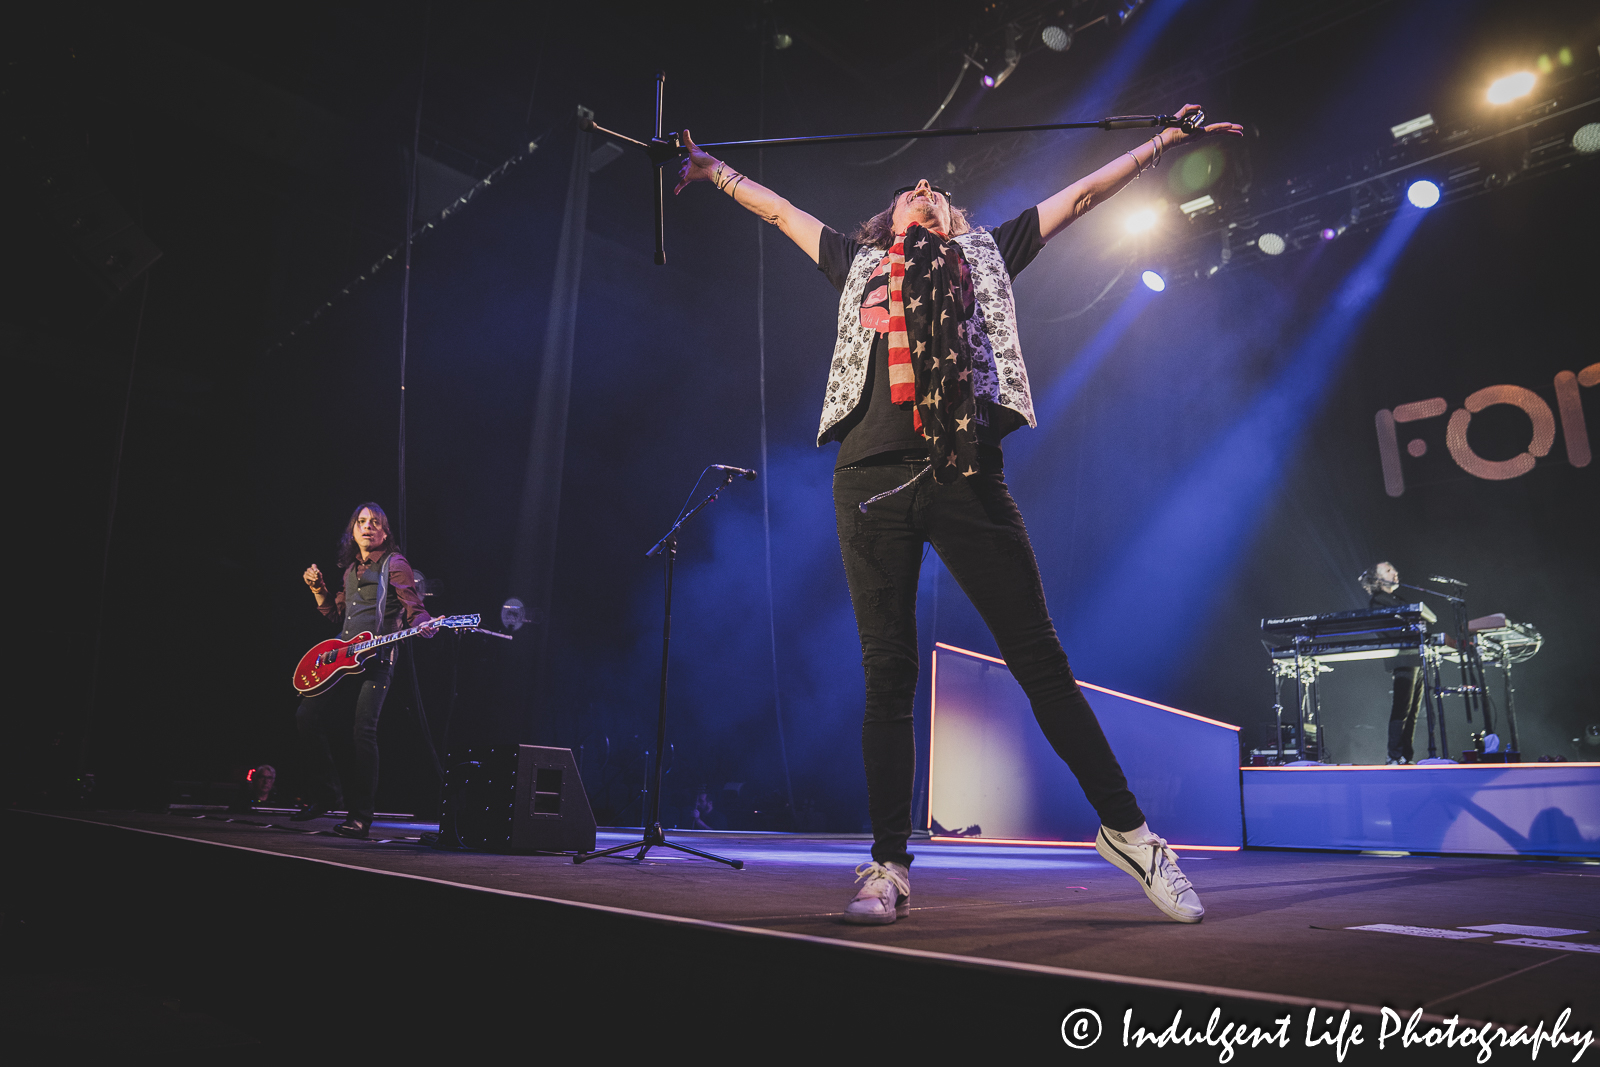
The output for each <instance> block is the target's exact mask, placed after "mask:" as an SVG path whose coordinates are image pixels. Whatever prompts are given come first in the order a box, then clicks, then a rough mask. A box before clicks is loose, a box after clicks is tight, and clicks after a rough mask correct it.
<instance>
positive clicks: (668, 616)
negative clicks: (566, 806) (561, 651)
mask: <svg viewBox="0 0 1600 1067" xmlns="http://www.w3.org/2000/svg"><path fill="white" fill-rule="evenodd" d="M712 469H717V468H712ZM720 469H721V470H722V481H721V483H720V484H718V486H717V487H716V488H715V489H713V490H711V492H710V494H709V495H707V497H706V498H705V499H704V500H702V501H700V503H698V504H696V505H695V506H694V507H692V508H690V509H689V510H688V511H687V512H685V513H684V514H683V515H682V516H681V517H680V518H679V519H678V521H677V522H675V523H673V524H672V529H670V530H668V531H667V535H666V536H665V537H663V538H662V539H661V540H659V541H657V542H656V543H655V545H654V546H653V547H652V548H651V549H650V551H648V552H646V553H645V558H646V559H651V558H654V557H656V556H661V557H663V559H664V560H665V563H666V572H667V603H666V612H665V617H664V620H663V622H662V624H661V706H660V708H659V710H658V711H657V714H656V787H655V791H654V792H653V793H652V794H651V796H650V808H649V811H648V812H647V813H644V815H643V817H642V818H641V819H640V820H639V821H640V822H641V823H642V824H643V826H644V837H643V838H641V839H640V840H638V841H630V842H628V843H627V844H626V845H617V846H616V847H614V848H608V849H603V850H601V851H599V852H579V853H577V854H576V855H574V856H573V857H572V862H573V863H582V862H584V861H585V860H592V859H598V858H599V857H601V856H610V855H613V854H615V853H618V852H627V851H628V850H629V849H635V848H636V849H638V850H639V854H638V855H636V856H634V857H633V860H634V862H635V863H638V862H640V861H641V860H643V859H644V858H645V856H646V855H647V854H648V853H649V851H650V850H651V849H652V848H657V847H663V848H674V849H677V850H678V851H679V852H687V853H689V855H691V856H699V857H700V858H701V859H707V860H716V861H717V862H718V863H726V864H727V865H728V866H730V867H732V868H733V869H734V870H736V871H740V870H743V869H744V861H743V860H732V859H728V858H727V857H725V856H715V855H712V854H711V853H710V852H701V851H700V850H699V849H697V848H690V847H688V846H687V845H680V844H677V843H676V842H673V841H668V840H667V838H666V835H665V834H664V833H662V830H661V778H662V773H663V769H664V768H665V766H666V759H665V758H664V755H663V754H664V753H665V752H666V750H667V653H668V650H669V649H670V648H671V647H672V565H673V563H674V562H675V561H676V560H677V558H678V531H679V530H680V529H681V528H682V527H683V525H684V523H686V522H688V521H689V520H690V519H692V518H694V517H695V515H696V514H698V513H699V511H700V509H701V508H703V507H705V506H706V505H707V504H709V503H711V502H712V501H713V500H715V499H717V497H718V496H720V495H721V493H722V491H723V490H724V489H726V488H728V486H729V485H731V484H732V483H733V480H734V479H735V478H737V477H739V476H740V475H741V474H742V475H744V476H745V477H746V478H753V477H755V472H753V471H744V470H742V469H740V468H737V467H735V468H733V469H732V470H730V469H728V468H726V467H723V468H720Z"/></svg>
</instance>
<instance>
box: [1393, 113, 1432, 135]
mask: <svg viewBox="0 0 1600 1067" xmlns="http://www.w3.org/2000/svg"><path fill="white" fill-rule="evenodd" d="M1432 125H1433V116H1432V115H1418V116H1417V117H1416V118H1414V119H1407V120H1406V121H1405V122H1402V123H1401V124H1400V125H1398V126H1390V127H1389V132H1390V133H1392V134H1394V139H1395V140H1396V141H1398V140H1400V139H1401V138H1402V137H1410V136H1411V135H1412V134H1414V133H1420V132H1421V131H1423V130H1425V129H1427V128H1428V127H1429V126H1432Z"/></svg>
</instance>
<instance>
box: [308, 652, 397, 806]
mask: <svg viewBox="0 0 1600 1067" xmlns="http://www.w3.org/2000/svg"><path fill="white" fill-rule="evenodd" d="M383 656H384V654H383V653H381V652H380V653H379V654H378V655H376V656H374V657H373V658H372V659H370V660H368V661H367V669H366V670H365V671H364V672H362V673H361V674H357V675H346V676H345V677H344V678H341V679H340V680H339V682H338V683H337V684H336V685H334V687H333V688H332V689H329V690H326V691H325V692H322V693H319V694H318V695H316V696H314V697H306V698H305V699H304V700H302V701H301V702H300V707H299V709H298V710H297V711H296V712H295V715H294V722H295V728H296V729H297V730H298V732H299V734H300V748H301V751H302V754H303V755H304V757H305V761H306V771H307V774H308V779H309V782H310V788H311V789H312V790H314V795H313V796H311V797H308V798H307V799H308V800H311V801H312V802H321V803H324V804H332V803H333V801H334V798H335V797H337V796H338V794H339V777H338V774H337V772H336V771H335V770H334V765H333V752H332V750H331V749H330V748H329V746H328V726H329V724H330V720H332V719H334V718H335V717H337V716H339V715H340V714H341V712H343V711H344V710H345V709H346V708H348V707H349V704H350V698H351V694H352V693H354V695H355V721H354V728H353V730H352V733H351V742H352V745H353V748H354V754H355V762H354V765H353V766H352V767H351V774H350V777H349V779H348V780H347V781H346V782H345V788H344V803H345V807H346V809H347V810H348V811H349V812H350V814H351V815H355V816H358V817H360V818H363V819H370V818H372V807H373V796H374V794H376V793H377V791H378V716H379V715H380V714H382V712H383V698H384V697H386V696H388V695H389V682H390V679H391V678H392V677H393V675H394V665H393V664H392V663H386V662H384V660H383Z"/></svg>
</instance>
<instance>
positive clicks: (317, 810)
mask: <svg viewBox="0 0 1600 1067" xmlns="http://www.w3.org/2000/svg"><path fill="white" fill-rule="evenodd" d="M326 814H328V805H326V804H307V805H306V806H305V807H303V808H301V809H300V810H299V811H297V812H295V813H294V814H293V815H291V816H289V821H290V822H310V821H311V820H312V819H320V818H322V817H323V816H324V815H326Z"/></svg>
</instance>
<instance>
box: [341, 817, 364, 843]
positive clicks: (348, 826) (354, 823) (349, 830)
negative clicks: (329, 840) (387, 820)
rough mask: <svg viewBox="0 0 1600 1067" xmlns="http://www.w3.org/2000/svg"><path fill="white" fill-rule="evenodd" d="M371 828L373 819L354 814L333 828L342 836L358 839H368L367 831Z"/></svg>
mask: <svg viewBox="0 0 1600 1067" xmlns="http://www.w3.org/2000/svg"><path fill="white" fill-rule="evenodd" d="M371 829H372V819H370V818H366V819H363V818H361V817H359V816H356V815H352V816H350V817H349V818H348V819H346V820H345V821H344V822H342V823H340V824H339V825H338V826H335V827H334V828H333V832H334V833H336V834H338V835H339V836H340V837H349V838H353V839H355V840H357V841H365V840H366V839H367V831H369V830H371Z"/></svg>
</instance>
